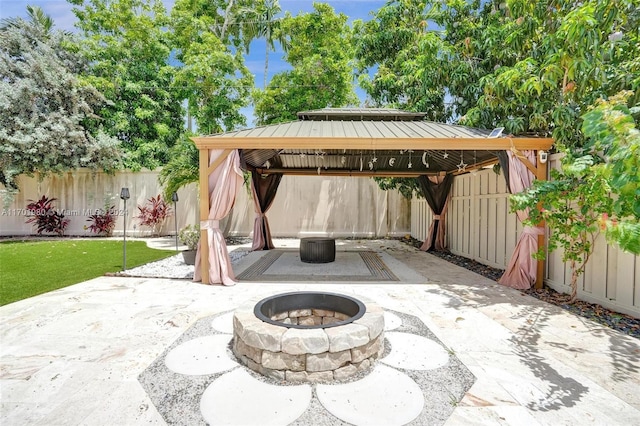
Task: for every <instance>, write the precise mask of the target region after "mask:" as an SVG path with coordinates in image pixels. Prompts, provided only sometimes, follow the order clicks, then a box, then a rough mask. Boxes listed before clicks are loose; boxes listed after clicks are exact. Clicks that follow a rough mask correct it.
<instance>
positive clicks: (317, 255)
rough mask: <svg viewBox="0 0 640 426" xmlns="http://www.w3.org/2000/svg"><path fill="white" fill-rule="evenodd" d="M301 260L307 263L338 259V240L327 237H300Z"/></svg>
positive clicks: (327, 261)
mask: <svg viewBox="0 0 640 426" xmlns="http://www.w3.org/2000/svg"><path fill="white" fill-rule="evenodd" d="M300 260H301V261H303V262H305V263H329V262H333V261H334V260H336V240H335V239H333V238H325V237H310V238H302V239H300Z"/></svg>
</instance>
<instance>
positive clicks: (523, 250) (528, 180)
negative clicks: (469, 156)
mask: <svg viewBox="0 0 640 426" xmlns="http://www.w3.org/2000/svg"><path fill="white" fill-rule="evenodd" d="M523 154H524V156H525V157H526V158H527V159H528V160H529V161H530V162H531V164H533V165H536V164H537V163H536V153H535V151H524V153H523ZM507 155H508V157H509V189H510V191H511V193H512V194H515V193H518V192H522V191H524V190H525V189H527V188H530V187H531V184H532V183H533V181H534V179H535V176H534V175H533V173H531V172H530V171H529V169H527V166H525V165H524V164H523V163H522V162H521V161H520V160H519V159H518V157H516V155H515V154H514V153H513V152H511V151H507ZM517 215H518V219H519V220H520V222H522V221H523V220H525V219H527V218H528V217H529V212H528V211H526V210H523V211H518V212H517ZM543 233H544V228H540V227H534V226H525V227H524V229H523V230H522V234H520V238H519V239H518V243H517V244H516V248H515V250H514V251H513V255H512V256H511V260H510V261H509V265H508V266H507V269H506V270H505V272H504V275H502V277H501V278H500V279H499V280H498V283H500V284H502V285H504V286H507V287H513V288H517V289H528V288H530V287H531V285H532V284H534V283H535V282H536V276H537V272H538V270H537V269H538V263H537V261H536V260H535V259H533V258H532V257H531V255H532V254H533V253H535V252H537V251H538V235H542V234H543Z"/></svg>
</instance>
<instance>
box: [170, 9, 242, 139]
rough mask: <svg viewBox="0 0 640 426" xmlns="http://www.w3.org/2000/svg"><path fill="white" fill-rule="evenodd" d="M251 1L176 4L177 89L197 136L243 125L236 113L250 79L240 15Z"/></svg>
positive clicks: (174, 15)
mask: <svg viewBox="0 0 640 426" xmlns="http://www.w3.org/2000/svg"><path fill="white" fill-rule="evenodd" d="M252 4H253V2H250V1H247V0H245V1H234V0H229V1H224V0H214V1H211V2H201V1H197V0H178V1H177V2H176V4H175V6H174V7H173V9H172V11H171V25H172V28H173V37H174V42H175V45H176V47H177V50H176V58H177V59H178V60H179V61H180V65H179V67H178V70H177V75H176V88H177V89H178V91H179V94H180V96H181V98H182V99H187V100H188V109H189V112H190V114H191V116H193V117H194V118H195V120H196V123H197V125H198V129H199V130H200V132H201V133H209V134H210V133H217V132H220V131H223V130H232V129H234V128H236V127H237V126H239V125H244V124H245V123H246V118H245V117H244V116H243V115H242V114H241V112H240V109H241V108H243V107H245V106H247V105H248V104H249V95H250V93H251V88H252V87H253V77H252V76H251V74H250V73H249V70H248V69H247V68H246V67H245V65H244V58H243V57H242V52H241V48H246V46H248V44H249V42H250V40H249V39H247V38H246V37H244V34H243V32H242V25H240V21H241V19H240V18H241V15H240V12H241V11H243V10H246V9H248V8H249V5H252Z"/></svg>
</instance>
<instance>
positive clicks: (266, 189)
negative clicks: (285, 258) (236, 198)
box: [251, 171, 282, 250]
mask: <svg viewBox="0 0 640 426" xmlns="http://www.w3.org/2000/svg"><path fill="white" fill-rule="evenodd" d="M281 180H282V173H273V174H268V175H264V174H260V173H258V172H256V171H252V172H251V191H252V192H253V207H254V210H255V212H256V219H255V221H254V223H253V245H252V246H251V250H270V249H272V248H273V241H272V240H271V230H270V229H269V221H268V220H267V216H266V213H267V211H268V210H269V207H271V203H273V199H274V198H276V193H277V192H278V186H279V185H280V181H281Z"/></svg>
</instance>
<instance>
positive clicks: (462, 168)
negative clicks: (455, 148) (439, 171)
mask: <svg viewBox="0 0 640 426" xmlns="http://www.w3.org/2000/svg"><path fill="white" fill-rule="evenodd" d="M467 166H468V164H467V163H465V162H464V159H463V158H462V151H460V163H459V164H458V165H457V166H456V167H458V173H462V172H464V171H466V170H467Z"/></svg>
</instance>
